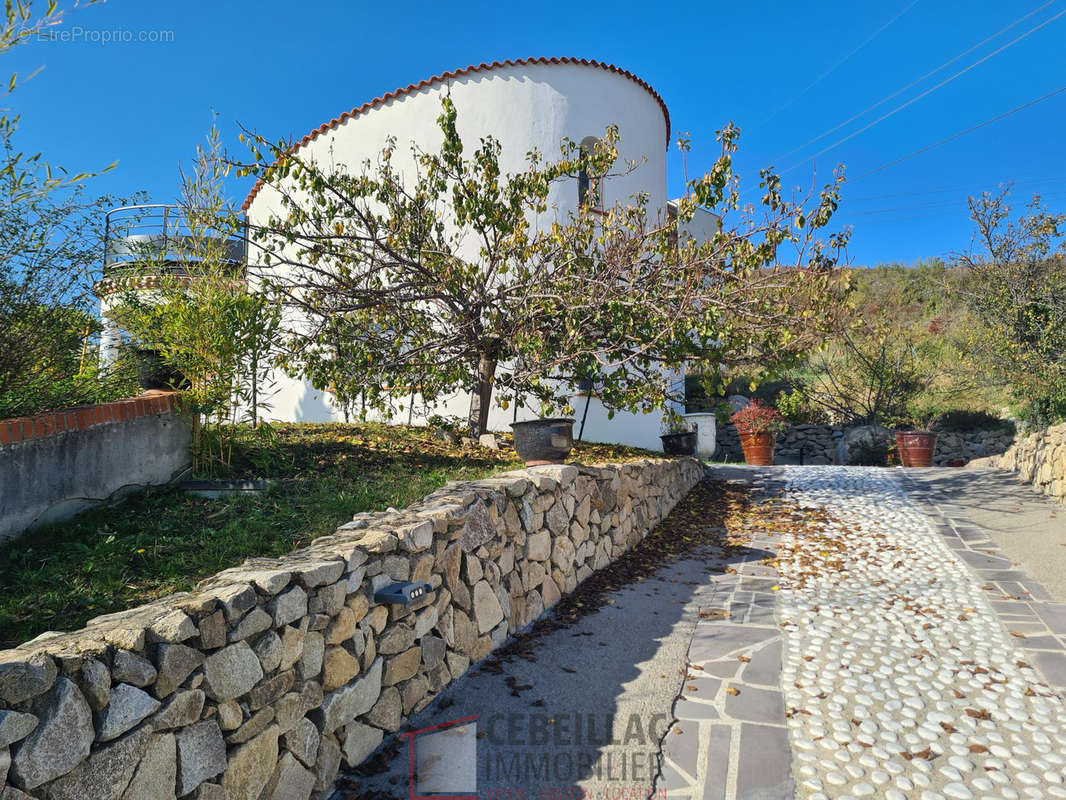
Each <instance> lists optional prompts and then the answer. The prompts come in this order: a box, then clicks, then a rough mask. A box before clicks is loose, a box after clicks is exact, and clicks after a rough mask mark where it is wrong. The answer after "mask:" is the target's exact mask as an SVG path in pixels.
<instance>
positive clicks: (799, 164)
mask: <svg viewBox="0 0 1066 800" xmlns="http://www.w3.org/2000/svg"><path fill="white" fill-rule="evenodd" d="M1063 15H1066V9H1064V10H1062V11H1060V12H1059V13H1057V14H1055V15H1054V16H1053V17H1051V18H1049V19H1046V20H1044V21H1043V22H1041V23H1040V24H1039V25H1037V26H1036V27H1034V28H1030V29H1029V30H1028V31H1026V32H1025V33H1023V34H1022V35H1021V36H1018V37H1016V38H1014V39H1012V40H1011V41H1009V42H1007V43H1006V44H1005V45H1002V46H1001V47H997V48H996V49H995V50H993V51H992V52H991V53H989V54H988V55H986V56H983V57H981V58H979V59H978V60H977V61H975V62H974V63H972V64H970V65H969V66H968V67H966V68H964V69H961V70H959V71H958V72H956V73H955V74H954V75H952V76H950V77H948V78H945V79H944V80H942V81H941V82H940V83H938V84H936V85H935V86H933V87H931V88H929V89H926V90H925V91H924V92H922V93H921V94H919V95H917V96H915V97H912V98H911V99H910V100H908V101H907V102H905V103H901V104H900V105H898V106H896V107H895V108H894V109H892V110H891V111H889V112H888V113H887V114H882V115H881V116H880V117H878V118H877V119H875V120H874V121H873V122H870V123H867V124H866V125H863V126H862V127H861V128H859V129H858V130H856V131H853V132H851V133H849V134H848V135H847V136H844V137H842V138H840V139H837V140H836V141H835V142H833V143H832V144H831V145H829V146H828V147H823V148H822V149H821V150H819V151H818V152H817V153H815V154H814V155H812V156H808V157H807V158H805V159H803V160H802V161H799V162H797V163H796V164H793V165H792V166H791V167H789V168H788V169H785V170H782V171H781V172H780V173H778V174H779V175H785V174H786V173H789V172H792V170H795V169H798V168H799V167H802V166H803V165H804V164H806V163H807V162H808V161H813V160H814V159H816V158H818V156H820V155H823V154H825V153H828V152H829V151H830V150H833V149H835V148H837V147H839V146H840V145H842V144H844V142H847V141H849V140H851V139H854V138H855V137H856V136H858V135H859V134H860V133H863V132H864V131H868V130H869V129H870V128H872V127H874V125H877V124H879V123H881V122H884V121H885V120H886V119H888V118H889V117H891V116H894V115H896V114H898V113H899V112H900V111H902V110H903V109H905V108H907V107H908V106H910V105H913V104H914V103H917V102H918V101H919V100H921V99H922V98H924V97H928V96H929V95H931V94H932V93H933V92H935V91H937V90H938V89H940V88H942V87H944V86H946V85H947V84H949V83H951V82H952V81H953V80H955V79H956V78H958V77H960V76H962V75H965V74H966V73H967V72H969V71H970V70H972V69H974V68H975V67H978V66H980V65H981V64H983V63H984V62H986V61H988V60H989V59H990V58H992V57H993V56H996V55H999V54H1000V53H1002V52H1003V51H1004V50H1006V49H1007V48H1009V47H1013V46H1014V45H1016V44H1017V43H1018V42H1020V41H1022V40H1023V39H1025V38H1027V37H1029V36H1031V35H1032V34H1034V33H1036V32H1037V31H1038V30H1040V29H1041V28H1043V27H1045V26H1047V25H1050V24H1051V23H1052V22H1054V21H1055V20H1057V19H1058V18H1059V17H1061V16H1063Z"/></svg>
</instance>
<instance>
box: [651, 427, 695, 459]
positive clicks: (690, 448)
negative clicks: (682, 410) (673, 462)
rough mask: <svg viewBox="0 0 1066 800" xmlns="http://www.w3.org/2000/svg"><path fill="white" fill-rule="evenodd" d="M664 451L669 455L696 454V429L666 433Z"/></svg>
mask: <svg viewBox="0 0 1066 800" xmlns="http://www.w3.org/2000/svg"><path fill="white" fill-rule="evenodd" d="M659 438H660V439H662V441H663V452H664V453H666V454H667V455H669V456H693V455H695V454H696V431H681V432H680V433H664V434H663V435H662V436H660V437H659Z"/></svg>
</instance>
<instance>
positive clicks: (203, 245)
mask: <svg viewBox="0 0 1066 800" xmlns="http://www.w3.org/2000/svg"><path fill="white" fill-rule="evenodd" d="M216 244H217V245H218V247H219V248H220V249H221V254H222V257H223V259H224V261H225V262H227V264H229V265H230V266H231V267H232V269H233V272H234V274H235V275H242V276H243V274H244V268H245V264H246V263H247V257H248V242H247V223H246V222H244V221H242V222H241V224H240V227H239V229H237V230H233V226H232V225H231V224H229V223H228V222H227V221H226V220H224V219H219V224H218V227H217V228H216V229H212V226H210V225H207V226H197V228H196V229H195V230H194V228H193V226H191V225H190V224H189V220H188V218H187V216H186V213H185V210H184V209H183V208H182V207H181V206H176V205H165V204H161V203H154V204H148V205H137V206H122V207H121V208H114V209H112V210H111V211H109V212H107V216H106V217H105V220H104V276H105V277H114V276H116V275H121V274H122V273H123V272H129V271H132V270H133V269H134V268H138V269H139V268H143V267H144V266H152V267H154V268H155V270H156V272H158V273H165V274H171V275H185V274H188V273H189V267H190V266H192V265H194V264H197V263H199V262H200V261H202V260H203V258H204V255H205V253H207V252H208V251H210V252H211V253H212V257H216V256H215V253H218V252H219V251H218V249H216V247H215V245H216Z"/></svg>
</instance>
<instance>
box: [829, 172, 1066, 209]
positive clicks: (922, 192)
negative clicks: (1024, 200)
mask: <svg viewBox="0 0 1066 800" xmlns="http://www.w3.org/2000/svg"><path fill="white" fill-rule="evenodd" d="M1062 181H1066V175H1054V176H1051V177H1047V176H1044V175H1041V176H1037V177H1032V178H1012V179H1010V180H1009V181H1002V182H1003V183H1010V184H1011V185H1012V186H1023V185H1027V184H1032V183H1040V184H1047V183H1061V182H1062ZM976 182H977V179H975V180H971V181H968V182H966V183H956V184H954V185H952V186H939V187H937V188H935V189H919V190H917V191H906V192H892V193H890V194H868V195H864V196H862V197H848V202H849V203H865V202H869V201H871V200H892V199H895V198H897V197H921V196H926V195H931V194H947V193H949V192H960V191H966V190H969V189H971V188H972V187H973V185H974V183H976Z"/></svg>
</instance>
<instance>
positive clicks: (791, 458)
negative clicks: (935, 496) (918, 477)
mask: <svg viewBox="0 0 1066 800" xmlns="http://www.w3.org/2000/svg"><path fill="white" fill-rule="evenodd" d="M849 430H853V429H851V428H846V427H844V426H843V425H809V424H796V425H790V426H789V427H788V428H787V429H786V430H785V431H784V432H782V433H780V434H778V435H777V439H776V442H775V446H774V463H775V464H808V465H809V464H837V463H841V455H840V453H841V451H840V447H841V440H843V439H844V437H845V435H846V434H847V433H848V431H849ZM1013 440H1014V431H1013V430H1012V429H1010V428H1001V429H994V430H973V431H947V432H945V431H941V432H939V433H938V435H937V442H936V452H935V453H934V455H933V463H934V464H935V465H936V466H938V467H939V466H946V465H947V464H948V463H949V462H954V461H962V462H968V461H970V460H971V459H974V458H981V457H984V456H988V455H992V454H995V453H1002V452H1003V451H1005V450H1006V449H1007V448H1008V447H1010V445H1011V442H1012V441H1013ZM715 459H716V460H718V461H737V462H741V461H743V460H744V451H743V449H742V448H741V446H740V436H739V435H738V434H737V429H736V427H735V426H734V425H733V424H732V423H729V424H728V425H726V426H724V427H719V429H718V446H717V450H716V452H715Z"/></svg>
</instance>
